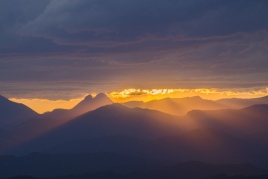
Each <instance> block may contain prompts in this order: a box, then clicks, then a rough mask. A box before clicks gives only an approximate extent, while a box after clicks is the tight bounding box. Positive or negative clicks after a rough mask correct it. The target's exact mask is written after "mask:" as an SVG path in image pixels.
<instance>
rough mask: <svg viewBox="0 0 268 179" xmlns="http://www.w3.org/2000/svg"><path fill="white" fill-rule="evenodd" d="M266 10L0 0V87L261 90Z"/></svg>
mask: <svg viewBox="0 0 268 179" xmlns="http://www.w3.org/2000/svg"><path fill="white" fill-rule="evenodd" d="M267 9H268V1H266V0H263V1H261V0H255V1H253V0H243V1H242V0H241V1H238V0H225V1H214V0H211V1H209V0H206V1H199V0H189V1H182V0H181V1H178V0H116V1H107V0H1V1H0V24H1V26H0V83H1V85H3V84H10V85H11V83H12V82H13V83H17V84H20V87H18V88H22V87H21V83H20V82H31V83H33V84H36V83H38V82H39V83H40V81H42V84H43V83H47V84H53V85H54V86H55V85H57V82H58V83H65V82H66V81H68V80H69V81H72V84H73V83H74V82H75V81H76V82H77V84H78V85H81V83H82V82H85V83H88V84H92V86H95V87H96V90H97V88H98V89H99V90H100V91H104V90H105V88H106V89H108V90H109V89H114V88H115V87H114V86H117V88H119V87H129V86H132V87H139V85H140V86H146V84H148V86H152V87H165V88H168V87H173V88H175V87H176V88H178V87H209V86H211V87H226V88H232V87H235V88H236V87H239V86H243V87H245V86H247V87H254V86H265V85H267V82H268V74H267V71H268V61H267V58H268V33H267V30H268V23H267V22H266V21H267V19H268V11H267ZM249 80H250V81H249ZM155 81H157V82H155ZM54 82H55V83H54ZM96 83H100V84H101V85H96ZM122 83H124V84H122ZM104 84H106V85H104ZM109 84H110V85H109ZM114 84H116V85H114ZM213 85H214V86H213ZM11 86H12V85H11ZM59 86H61V85H59ZM85 86H87V85H85ZM85 86H84V87H83V89H84V88H85ZM100 86H102V87H100ZM12 87H13V86H12ZM87 87H88V86H87ZM9 88H10V87H7V86H5V89H9ZM93 88H94V87H93ZM2 89H4V88H2ZM27 89H28V88H27ZM36 89H37V88H36ZM38 89H39V88H38ZM53 89H54V88H53ZM59 89H62V88H60V87H59ZM90 89H92V88H90ZM62 90H63V89H62ZM14 94H15V92H14Z"/></svg>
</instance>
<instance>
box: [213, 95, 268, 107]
mask: <svg viewBox="0 0 268 179" xmlns="http://www.w3.org/2000/svg"><path fill="white" fill-rule="evenodd" d="M216 102H217V103H219V104H221V105H224V106H226V107H227V108H231V109H240V108H245V107H248V106H252V105H255V104H268V96H264V97H261V98H251V99H241V98H227V99H220V100H217V101H216Z"/></svg>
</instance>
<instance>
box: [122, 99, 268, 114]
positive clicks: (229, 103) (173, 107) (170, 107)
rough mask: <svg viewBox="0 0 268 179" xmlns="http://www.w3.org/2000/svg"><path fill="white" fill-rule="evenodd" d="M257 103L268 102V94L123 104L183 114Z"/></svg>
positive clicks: (241, 106)
mask: <svg viewBox="0 0 268 179" xmlns="http://www.w3.org/2000/svg"><path fill="white" fill-rule="evenodd" d="M255 104H268V96H266V97H262V98H255V99H236V98H232V99H221V100H217V101H212V100H205V99H202V98H201V97H199V96H195V97H188V98H165V99H160V100H153V101H149V102H141V101H130V102H126V103H123V105H125V106H127V107H130V108H134V107H140V108H147V109H153V110H158V111H162V112H165V113H169V114H173V115H178V116H182V115H185V114H186V113H187V112H189V111H191V110H219V109H227V108H229V109H240V108H245V107H248V106H252V105H255Z"/></svg>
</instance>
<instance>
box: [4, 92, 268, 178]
mask: <svg viewBox="0 0 268 179" xmlns="http://www.w3.org/2000/svg"><path fill="white" fill-rule="evenodd" d="M228 100H229V102H228V103H227V102H226V101H228ZM228 100H227V99H226V100H218V101H210V100H204V99H202V98H200V97H191V98H182V99H179V98H178V99H170V98H166V99H162V100H154V101H151V102H147V103H143V102H128V103H124V104H116V103H113V102H112V101H111V100H110V99H109V98H108V97H107V96H106V95H105V94H99V95H97V96H96V97H94V98H93V97H92V96H87V97H86V98H85V99H84V100H82V101H81V102H80V103H79V104H77V105H76V106H75V107H74V108H72V109H70V110H64V109H57V110H54V111H52V112H49V113H45V114H43V115H38V114H37V113H35V112H34V111H32V110H31V109H30V111H32V112H33V114H32V115H29V116H27V115H24V114H26V112H24V113H23V114H22V113H19V111H20V110H18V109H20V108H23V109H25V110H22V111H27V110H26V109H29V108H27V107H26V106H24V105H21V104H17V103H13V102H11V101H9V100H8V99H6V98H0V104H4V105H3V106H8V107H10V108H8V107H5V108H3V109H11V110H10V111H13V110H12V109H13V107H14V111H13V112H14V114H12V112H9V113H5V111H4V110H3V111H0V112H1V113H0V116H1V115H3V116H4V115H6V114H9V115H11V114H12V115H14V116H16V115H15V114H17V112H16V111H18V114H21V115H20V117H23V116H26V117H24V118H21V119H23V120H17V121H19V122H17V123H15V122H14V121H13V118H12V119H10V120H6V119H8V118H0V119H3V121H7V122H13V123H12V125H13V126H10V127H12V128H11V129H9V128H8V127H7V126H5V125H3V126H4V127H2V126H0V154H2V155H4V154H12V155H14V154H15V155H23V156H21V157H16V156H10V155H9V156H0V178H1V177H11V176H15V175H29V176H33V177H43V178H47V177H55V179H56V178H201V177H212V176H215V177H218V176H219V174H224V175H222V176H225V177H229V176H236V175H243V176H251V175H252V176H257V175H259V176H265V175H263V174H268V173H265V172H266V171H265V172H263V171H264V170H260V169H257V168H256V167H254V166H253V165H251V164H246V165H238V164H241V163H252V164H254V165H256V166H258V167H262V168H268V153H267V151H268V140H267V135H268V133H267V131H268V105H267V104H266V102H265V101H266V97H264V98H259V99H254V100H253V99H252V100H247V99H243V100H242V102H241V100H238V102H237V100H236V99H228ZM243 101H244V102H243ZM229 103H230V104H229ZM249 104H253V105H250V106H247V105H249ZM243 105H244V107H243V108H240V107H241V106H243ZM18 106H19V107H18ZM127 106H128V107H127ZM239 106H240V107H239ZM1 107H2V105H1ZM237 108H239V109H237ZM1 110H2V109H1ZM7 111H8V110H7ZM14 119H16V118H15V117H14ZM18 119H19V118H18ZM32 152H39V153H32ZM40 152H41V153H43V154H40ZM187 161H202V162H206V163H222V164H228V163H233V164H237V165H212V164H211V165H210V164H206V163H202V162H188V163H182V164H179V165H173V164H176V163H181V162H187ZM169 165H173V166H169ZM58 166H61V167H60V168H58ZM230 166H232V167H231V168H229V167H230ZM158 167H162V168H158ZM163 167H164V168H163ZM157 168H158V169H157ZM232 169H233V170H232ZM221 171H222V172H221ZM238 171H239V172H238ZM253 171H254V172H253ZM255 171H258V172H255ZM260 171H261V172H260ZM133 172H134V173H133ZM58 176H60V177H58Z"/></svg>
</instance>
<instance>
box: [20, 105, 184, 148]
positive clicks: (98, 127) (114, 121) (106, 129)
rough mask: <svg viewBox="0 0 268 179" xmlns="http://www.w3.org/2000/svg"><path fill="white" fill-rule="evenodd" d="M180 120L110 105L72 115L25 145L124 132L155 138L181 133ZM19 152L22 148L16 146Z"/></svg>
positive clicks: (38, 146)
mask: <svg viewBox="0 0 268 179" xmlns="http://www.w3.org/2000/svg"><path fill="white" fill-rule="evenodd" d="M181 122H182V121H180V120H178V117H176V116H172V115H168V114H165V113H161V112H158V111H152V110H146V109H139V108H135V109H130V108H127V107H125V106H122V105H120V104H112V105H107V106H104V107H100V108H98V109H96V110H94V111H91V112H88V113H85V114H83V115H81V116H79V117H77V118H74V119H72V120H70V121H68V122H66V123H64V124H62V125H60V126H58V127H56V128H55V129H53V130H51V131H49V132H47V133H46V134H44V135H43V136H40V137H38V138H37V139H35V140H34V141H32V142H31V144H27V145H29V146H31V145H32V144H33V143H35V144H34V146H36V147H37V148H40V147H42V146H46V147H51V146H53V145H56V144H58V143H61V142H64V141H69V140H72V139H77V138H94V137H101V136H108V135H126V136H132V137H137V138H142V139H146V138H157V137H161V136H166V135H177V134H180V133H182V132H184V131H185V130H186V128H184V127H183V125H182V124H180V123H181ZM30 148H31V147H30ZM31 150H32V149H31ZM42 150H44V148H42ZM19 151H20V152H22V151H23V150H22V149H19ZM34 151H35V150H34ZM38 151H39V150H38Z"/></svg>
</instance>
